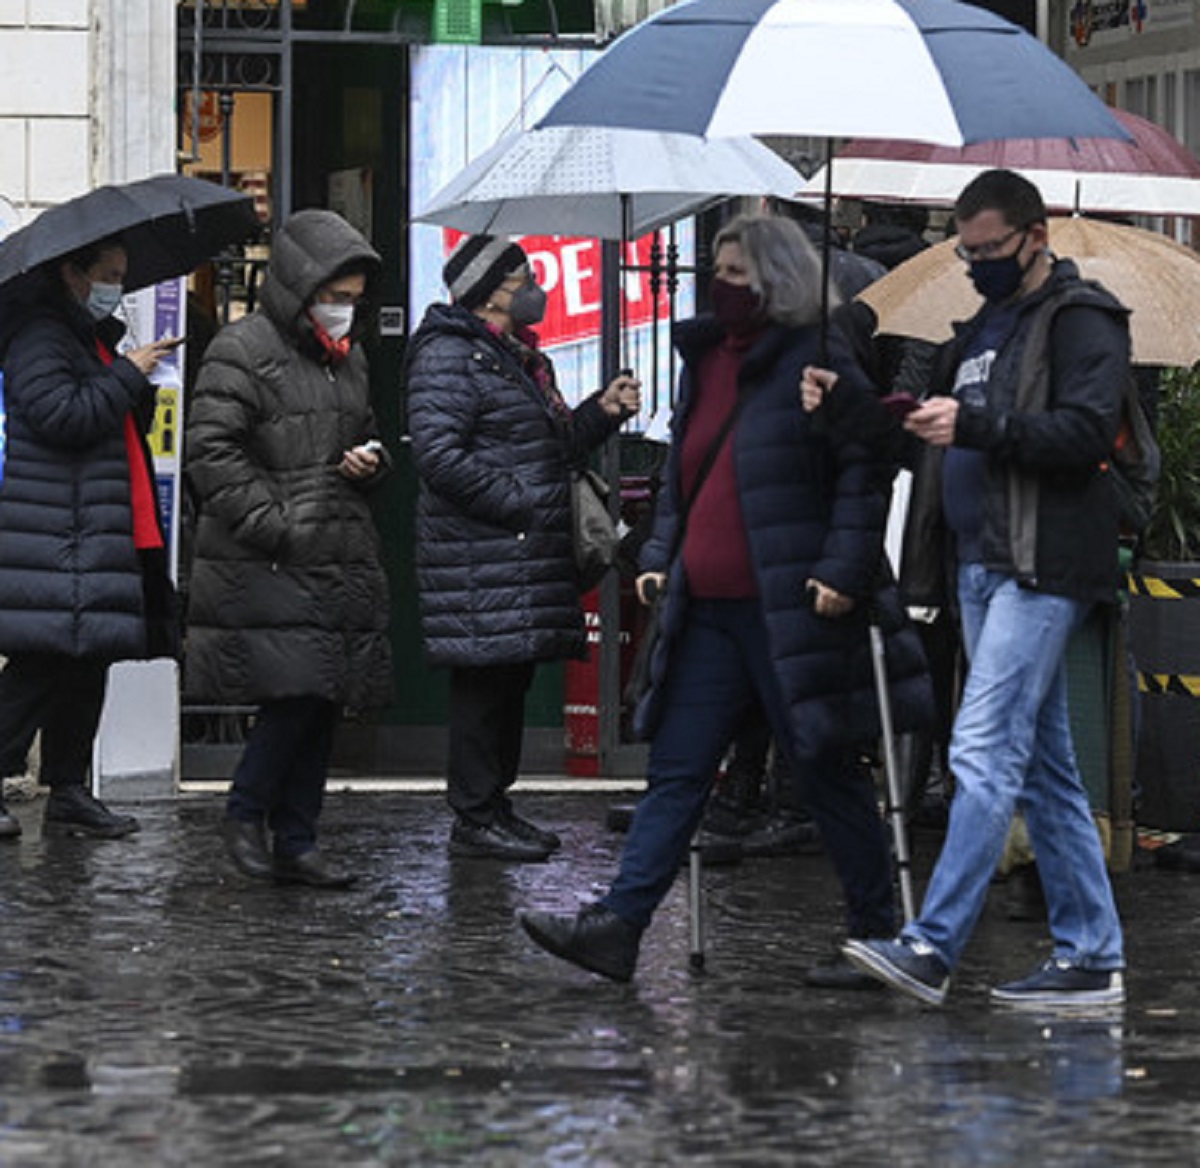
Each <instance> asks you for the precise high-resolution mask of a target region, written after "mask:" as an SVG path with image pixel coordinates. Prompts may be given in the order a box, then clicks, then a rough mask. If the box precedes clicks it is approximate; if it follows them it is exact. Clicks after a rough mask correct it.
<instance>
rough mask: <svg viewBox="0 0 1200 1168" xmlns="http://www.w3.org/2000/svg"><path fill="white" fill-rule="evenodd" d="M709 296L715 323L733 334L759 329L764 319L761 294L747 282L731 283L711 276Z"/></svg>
mask: <svg viewBox="0 0 1200 1168" xmlns="http://www.w3.org/2000/svg"><path fill="white" fill-rule="evenodd" d="M709 297H710V301H711V303H712V310H713V315H714V316H715V317H716V318H717V323H718V324H719V325H720V326H721V327H722V328H723V329H724V330H725V331H726V332H727V333H732V334H733V335H734V336H739V335H745V334H746V333H752V332H755V331H757V330H758V329H760V328H761V327H762V325H763V322H764V321H765V319H766V318H765V317H764V315H763V302H762V296H760V295H759V294H758V293H757V292H755V291H754V289H753V288H751V287H750V285H749V284H731V283H730V282H729V281H728V280H722V279H720V278H719V277H713V281H712V283H711V284H710V285H709Z"/></svg>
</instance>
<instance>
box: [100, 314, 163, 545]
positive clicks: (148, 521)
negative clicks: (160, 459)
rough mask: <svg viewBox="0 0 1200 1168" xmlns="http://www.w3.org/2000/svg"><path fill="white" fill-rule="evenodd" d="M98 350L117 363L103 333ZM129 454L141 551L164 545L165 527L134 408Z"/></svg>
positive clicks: (130, 415) (127, 431) (129, 419)
mask: <svg viewBox="0 0 1200 1168" xmlns="http://www.w3.org/2000/svg"><path fill="white" fill-rule="evenodd" d="M96 352H97V353H99V354H100V360H101V361H103V362H104V364H105V365H111V364H112V363H113V354H112V350H110V349H109V348H108V347H107V346H106V345H105V344H104V342H103V341H101V340H100V338H99V337H97V338H96ZM125 456H126V458H127V459H128V462H129V506H130V508H131V510H132V511H133V546H134V547H135V548H137V549H138V550H139V551H140V550H143V549H146V548H160V547H162V546H163V537H162V528H161V527H160V526H159V522H158V501H157V500H156V499H155V497H154V484H153V483H152V482H151V480H150V467H149V466H148V465H147V462H146V448H145V447H144V446H143V445H142V439H141V435H140V434H139V433H138V429H137V423H136V422H134V420H133V413H132V411H131V412H130V413H128V414H126V415H125Z"/></svg>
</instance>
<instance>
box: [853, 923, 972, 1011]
mask: <svg viewBox="0 0 1200 1168" xmlns="http://www.w3.org/2000/svg"><path fill="white" fill-rule="evenodd" d="M842 952H843V953H844V954H845V955H846V958H847V960H848V961H849V962H850V963H851V964H852V965H854V966H856V967H857V968H858V969H861V970H862V971H863V973H869V974H870V975H871V976H872V977H874V978H878V979H879V980H880V981H881V982H884V983H885V984H886V985H890V986H892V987H893V988H894V989H898V990H901V991H903V992H904V993H906V994H909V995H910V996H912V997H914V998H917V999H919V1000H920V1001H922V1002H926V1003H927V1004H928V1005H930V1006H940V1005H941V1004H942V1003H943V1002H944V1001H945V1000H946V989H947V987H948V986H949V985H950V970H949V969H947V968H946V963H945V962H944V961H943V960H942V959H941V958H940V957H939V956H938V955H937V954H936V953H935V952H934V951H933V946H932V945H928V944H926V943H925V942H924V941H907V940H905V939H904V938H902V937H897V938H896V940H894V941H857V940H850V941H847V942H846V943H845V944H844V945H843V946H842Z"/></svg>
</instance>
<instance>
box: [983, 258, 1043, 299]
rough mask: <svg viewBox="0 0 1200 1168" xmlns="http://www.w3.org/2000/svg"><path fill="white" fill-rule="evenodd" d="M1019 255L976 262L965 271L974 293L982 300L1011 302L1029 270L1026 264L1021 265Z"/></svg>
mask: <svg viewBox="0 0 1200 1168" xmlns="http://www.w3.org/2000/svg"><path fill="white" fill-rule="evenodd" d="M1020 254H1021V253H1020V252H1017V254H1016V255H1010V256H1005V257H1004V258H1003V259H999V260H976V261H975V262H974V263H973V264H971V266H970V267H969V268H968V269H967V271H968V273H969V275H970V277H971V283H972V284H974V285H975V291H976V292H978V293H979V295H980V296H982V297H983V298H984V300H990V301H993V302H994V303H997V304H999V303H1003V302H1004V301H1005V300H1011V299H1012V298H1013V297H1014V296H1015V295H1016V294H1017V291H1018V289H1019V288H1020V287H1021V281H1022V280H1024V279H1025V273H1026V272H1027V271H1028V270H1029V265H1028V264H1022V263H1021V259H1020ZM1029 262H1030V263H1032V262H1033V261H1032V260H1030V261H1029Z"/></svg>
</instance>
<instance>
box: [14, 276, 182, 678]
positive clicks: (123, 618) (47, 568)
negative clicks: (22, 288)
mask: <svg viewBox="0 0 1200 1168" xmlns="http://www.w3.org/2000/svg"><path fill="white" fill-rule="evenodd" d="M121 332H122V326H121V325H120V324H119V323H118V322H117V321H115V320H113V319H111V318H109V319H108V320H106V321H103V322H101V323H100V324H98V325H97V324H94V323H93V322H92V320H91V318H90V317H89V316H88V314H87V312H86V311H85V310H84V309H83V307H82V306H81V305H79V304H78V303H76V302H74V301H72V300H70V299H69V297H68V296H67V294H66V293H65V292H64V291H62V290H61V289H58V288H56V287H52V286H51V284H50V282H49V281H47V283H46V284H45V285H44V286H43V287H42V289H41V291H40V293H39V295H38V296H37V297H35V298H34V300H33V302H32V303H31V304H30V305H29V307H28V308H26V309H25V310H24V311H23V312H18V313H14V315H13V316H12V317H9V318H8V319H7V320H6V321H5V322H3V324H0V364H2V366H3V369H4V397H5V408H6V411H7V415H8V416H7V431H6V434H7V450H6V452H5V461H4V481H3V484H0V653H4V654H7V655H9V656H12V655H14V654H20V653H56V654H64V655H66V656H69V657H97V658H101V659H105V660H109V661H117V660H122V659H131V658H138V657H144V656H147V655H149V654H150V653H152V652H154V651H155V649H154V648H153V647H152V646H151V643H150V641H149V639H148V635H147V621H146V590H145V588H144V578H143V573H142V566H141V564H140V562H139V556H138V552H137V550H136V549H135V547H134V544H133V512H132V508H131V505H130V488H129V458H128V453H127V450H126V445H125V418H126V416H127V415H128V414H129V413H130V412H131V411H132V412H133V413H134V416H135V418H136V419H137V421H138V423H139V425H140V426H141V427H142V428H143V429H144V428H145V427H146V426H148V425H149V422H150V419H151V418H152V416H153V409H154V393H155V390H154V386H153V385H152V384H151V383H150V382H149V381H148V380H147V379H146V378H145V377H144V376H143V375H142V374H141V372H140V371H139V370H138V368H137V367H136V366H135V365H134V364H133V363H132V362H131V361H128V360H126V359H125V358H124V357H117V358H115V359H114V360H113V362H112V364H111V366H110V365H106V364H105V363H104V362H103V361H102V360H101V358H100V356H99V354H98V352H97V350H96V340H97V337H98V336H103V339H104V341H105V343H106V344H107V345H108V346H109V347H110V348H111V347H112V346H113V345H115V343H116V341H117V339H118V338H119V337H120V335H121ZM169 587H170V586H169V582H168V581H167V580H166V577H165V573H164V574H163V578H162V580H161V581H158V582H157V591H158V592H159V593H161V594H163V595H165V590H169Z"/></svg>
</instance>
